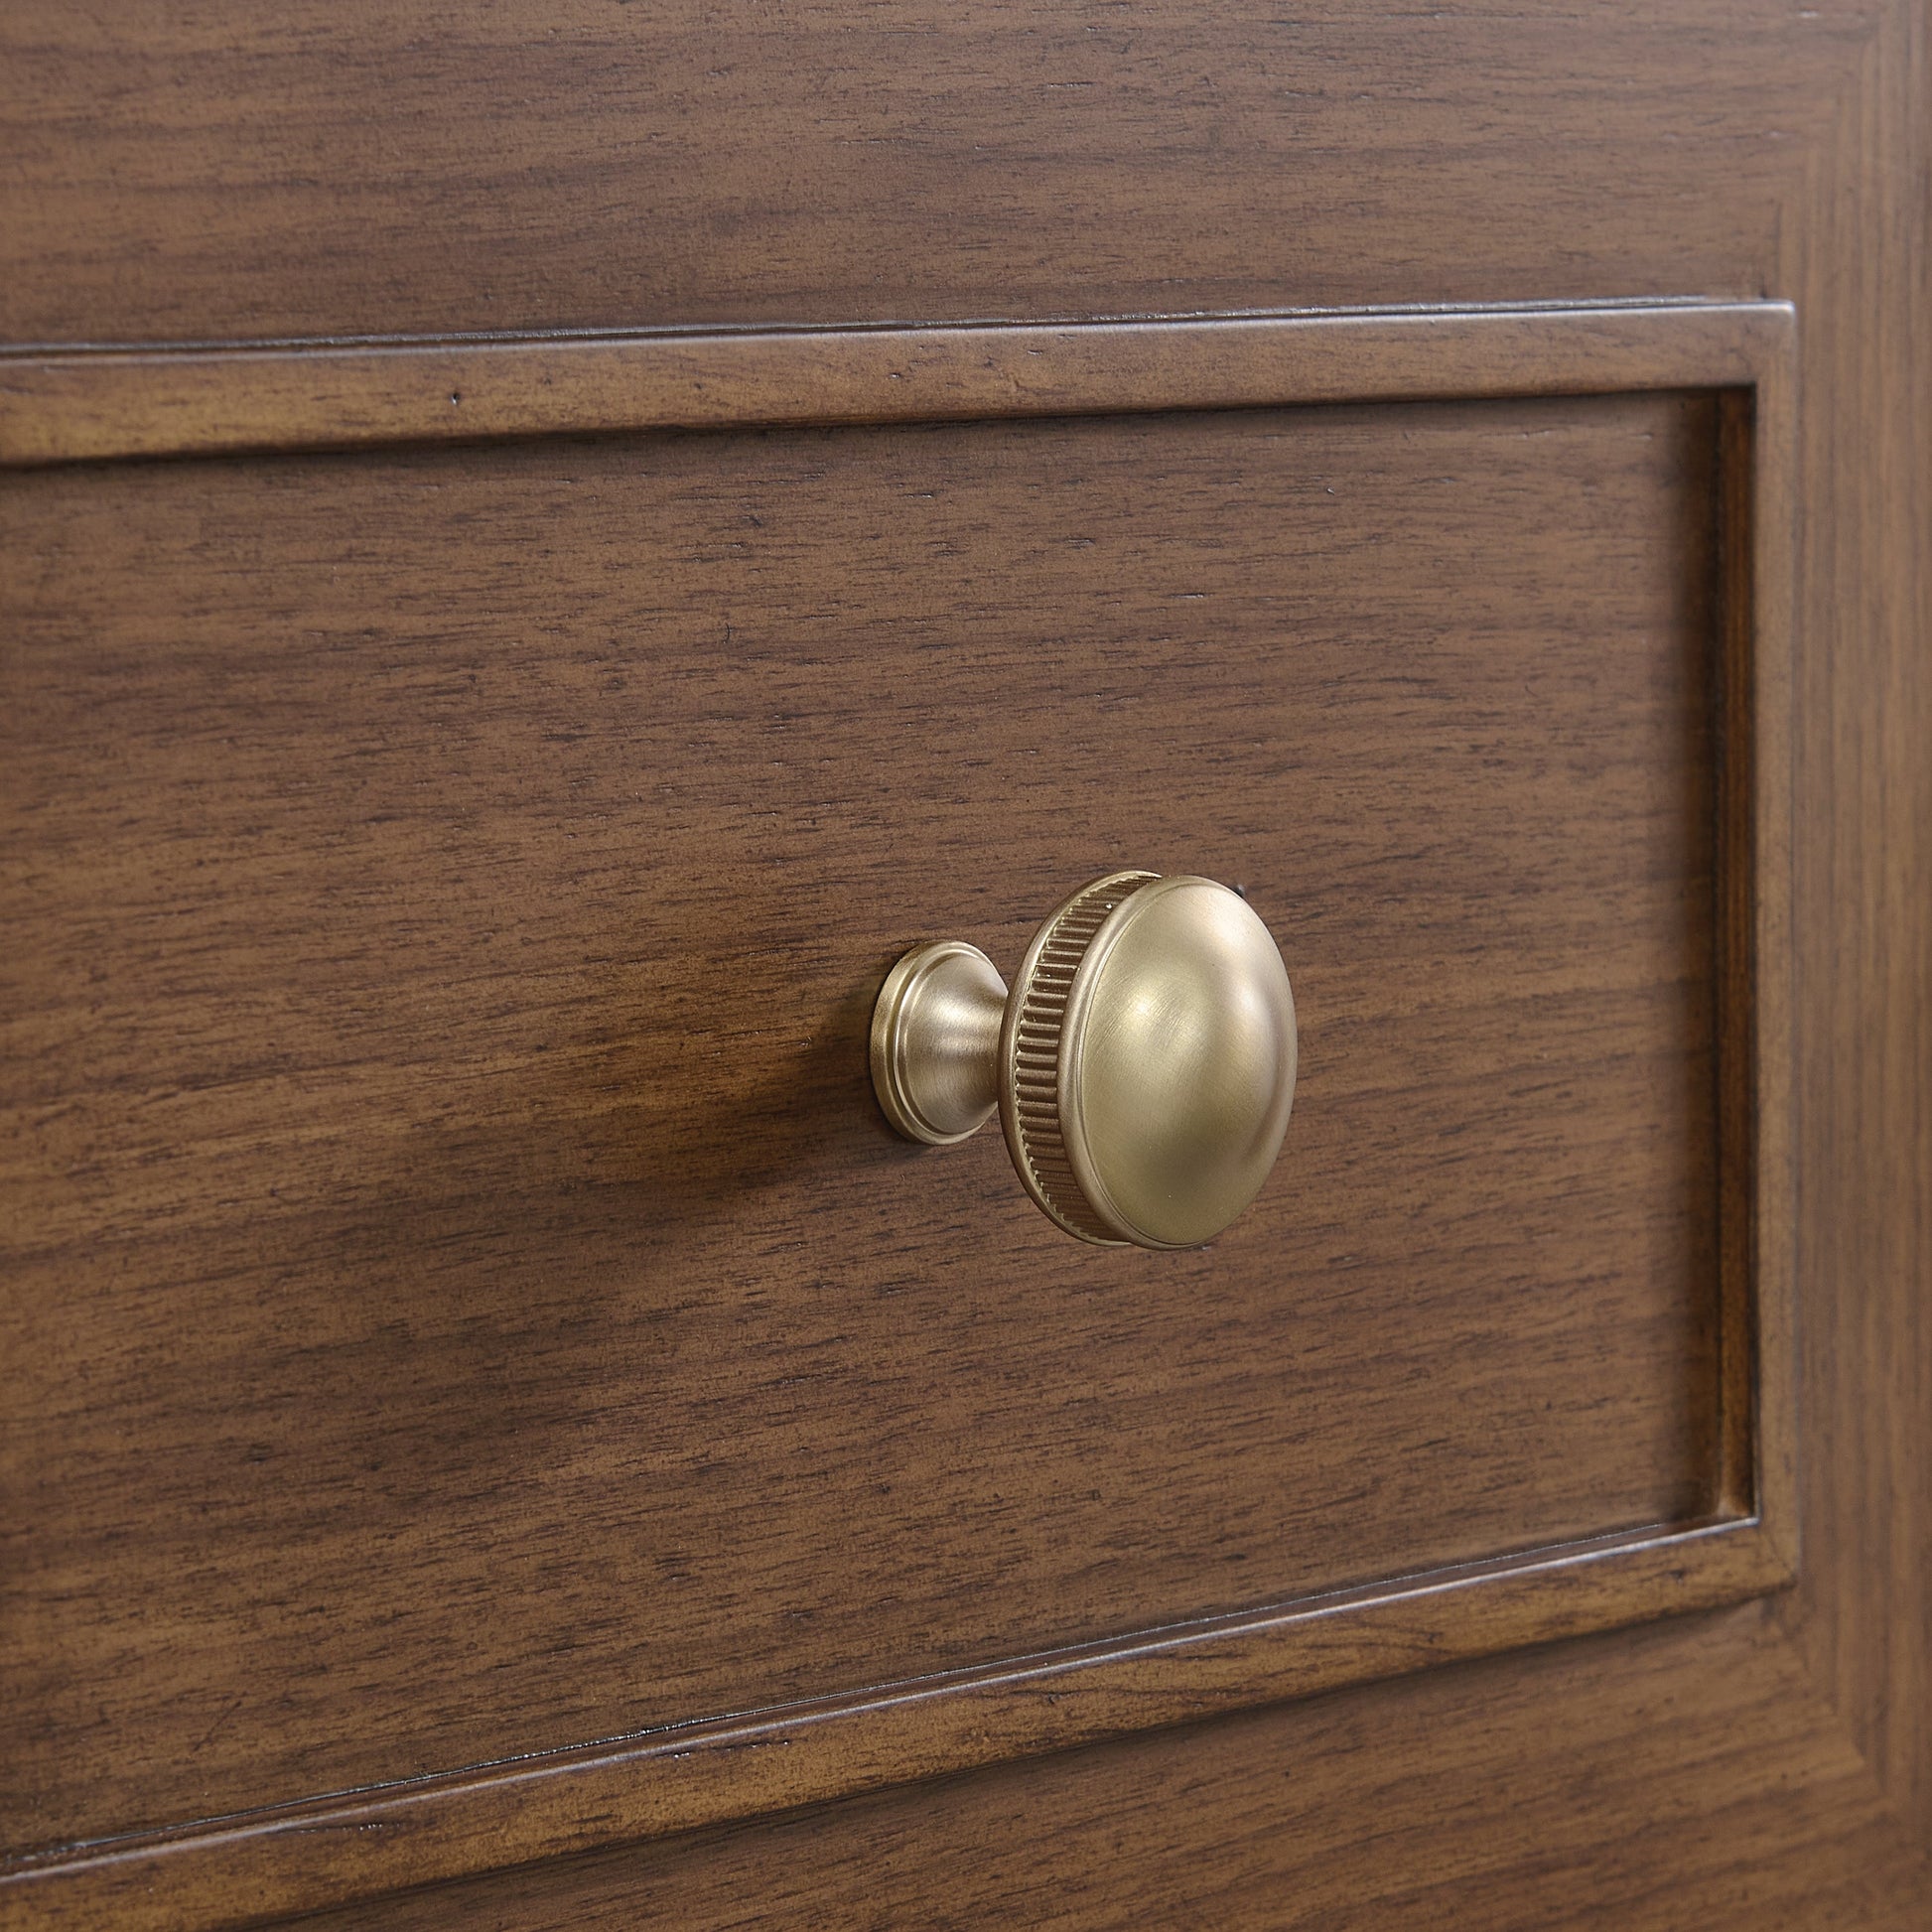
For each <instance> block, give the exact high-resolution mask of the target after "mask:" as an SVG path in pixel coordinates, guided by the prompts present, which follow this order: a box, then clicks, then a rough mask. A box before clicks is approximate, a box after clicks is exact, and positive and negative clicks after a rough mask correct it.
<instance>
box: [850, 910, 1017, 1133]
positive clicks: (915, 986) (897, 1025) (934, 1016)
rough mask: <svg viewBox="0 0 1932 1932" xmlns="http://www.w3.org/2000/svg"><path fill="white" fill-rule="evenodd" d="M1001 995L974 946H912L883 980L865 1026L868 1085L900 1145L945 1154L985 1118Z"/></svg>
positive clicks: (995, 1071) (995, 976)
mask: <svg viewBox="0 0 1932 1932" xmlns="http://www.w3.org/2000/svg"><path fill="white" fill-rule="evenodd" d="M1006 1004H1007V985H1006V981H1005V980H1003V979H1002V978H1001V977H1000V975H999V971H998V969H997V968H996V967H995V966H994V964H993V962H992V961H991V960H990V959H988V958H987V956H986V955H985V954H984V953H983V952H981V951H980V949H979V948H978V947H977V946H969V945H967V944H966V943H965V942H964V941H963V940H960V939H938V940H934V941H933V942H932V943H931V944H929V945H924V946H915V947H913V949H912V950H911V951H910V952H909V953H907V954H906V955H905V957H904V958H903V959H901V960H900V961H899V962H898V964H897V966H895V967H894V968H893V970H892V972H891V973H890V974H889V975H888V976H887V980H886V984H885V985H884V986H883V987H882V988H881V989H880V993H879V1002H878V1005H877V1006H876V1007H874V1009H873V1019H872V1083H873V1086H874V1088H875V1090H876V1091H877V1092H878V1095H879V1102H880V1105H881V1106H882V1107H884V1108H885V1110H886V1117H887V1119H888V1120H890V1121H891V1122H892V1123H893V1125H894V1126H895V1127H897V1129H898V1131H899V1132H900V1133H901V1134H903V1135H905V1136H906V1137H907V1138H908V1139H910V1140H914V1141H923V1142H925V1143H926V1145H927V1146H928V1147H949V1146H951V1145H952V1143H953V1142H955V1141H963V1140H965V1139H966V1138H967V1137H968V1136H969V1135H972V1134H976V1133H978V1132H979V1130H980V1129H981V1128H982V1127H984V1126H985V1125H986V1123H987V1121H988V1120H989V1119H991V1118H992V1115H993V1110H994V1108H995V1107H997V1106H998V1105H999V1095H1000V1025H1001V1022H1002V1020H1003V1019H1004V1018H1005V1015H1006Z"/></svg>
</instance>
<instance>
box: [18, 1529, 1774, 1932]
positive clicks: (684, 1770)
mask: <svg viewBox="0 0 1932 1932" xmlns="http://www.w3.org/2000/svg"><path fill="white" fill-rule="evenodd" d="M1788 1574H1789V1573H1788V1572H1787V1570H1786V1568H1785V1565H1784V1563H1783V1560H1782V1558H1781V1556H1780V1555H1779V1554H1778V1552H1777V1551H1776V1550H1775V1548H1774V1547H1773V1546H1772V1544H1771V1542H1770V1541H1769V1539H1768V1538H1767V1537H1766V1536H1765V1535H1764V1534H1763V1532H1762V1530H1761V1528H1760V1527H1759V1526H1758V1525H1757V1524H1756V1523H1755V1522H1752V1521H1750V1520H1744V1521H1733V1522H1719V1523H1709V1524H1700V1525H1696V1526H1693V1527H1690V1528H1686V1529H1680V1530H1675V1531H1670V1532H1666V1533H1663V1534H1659V1535H1648V1536H1646V1535H1638V1536H1631V1537H1617V1538H1607V1539H1603V1540H1601V1541H1598V1542H1593V1543H1586V1544H1578V1545H1575V1546H1572V1547H1570V1548H1567V1549H1563V1550H1558V1551H1548V1552H1544V1553H1541V1554H1538V1555H1533V1556H1530V1557H1528V1558H1504V1559H1501V1560H1499V1561H1497V1562H1493V1563H1486V1564H1476V1565H1471V1566H1467V1567H1465V1568H1461V1569H1456V1570H1449V1571H1443V1572H1439V1573H1436V1574H1434V1575H1426V1576H1420V1577H1416V1578H1412V1579H1408V1580H1406V1581H1404V1582H1401V1583H1397V1584H1393V1585H1380V1586H1376V1587H1371V1588H1368V1589H1362V1590H1351V1591H1342V1592H1336V1593H1333V1594H1328V1595H1321V1596H1313V1597H1309V1598H1306V1599H1303V1600H1302V1601H1299V1602H1294V1603H1288V1604H1284V1605H1281V1606H1279V1607H1277V1608H1273V1609H1266V1610H1260V1611H1254V1612H1250V1613H1247V1614H1245V1615H1240V1616H1232V1617H1220V1618H1215V1619H1212V1620H1209V1621H1203V1622H1200V1623H1194V1624H1181V1625H1177V1626H1175V1627H1173V1628H1171V1629H1167V1630H1154V1631H1148V1632H1145V1633H1142V1634H1140V1635H1138V1636H1134V1637H1128V1638H1123V1639H1121V1640H1119V1641H1117V1642H1112V1643H1105V1644H1095V1645H1088V1646H1084V1647H1081V1648H1079V1649H1072V1650H1065V1651H1059V1652H1054V1653H1050V1654H1048V1655H1045V1656H1038V1657H1029V1658H1020V1659H1016V1660H1014V1661H1012V1662H1009V1663H1005V1664H1001V1665H996V1666H993V1667H991V1668H988V1669H984V1670H975V1671H962V1672H958V1673H950V1674H947V1675H944V1676H937V1677H929V1678H922V1679H915V1680H913V1681H911V1682H909V1683H898V1684H885V1685H879V1686H876V1687H873V1688H871V1689H869V1690H866V1691H862V1692H858V1693H855V1694H853V1695H851V1696H847V1697H841V1698H829V1699H823V1700H819V1701H817V1702H813V1703H808V1704H797V1705H791V1706H787V1707H784V1708H781V1709H777V1710H771V1711H763V1712H755V1713H751V1714H748V1715H745V1716H740V1717H733V1718H725V1719H719V1720H716V1721H713V1722H709V1723H700V1724H690V1725H671V1726H666V1727H664V1728H661V1729H657V1730H651V1731H645V1732H642V1733H640V1734H638V1735H636V1736H632V1737H626V1738H619V1739H614V1740H611V1741H609V1742H606V1743H601V1744H597V1745H590V1746H586V1747H584V1748H582V1749H579V1750H572V1751H559V1752H554V1753H549V1754H546V1755H542V1756H536V1757H529V1758H523V1759H519V1760H517V1761H515V1762H514V1763H510V1764H504V1765H494V1766H490V1765H484V1766H478V1767H475V1768H473V1769H470V1770H467V1771H462V1772H458V1773H455V1774H453V1775H450V1776H447V1777H440V1778H434V1779H425V1780H421V1781H418V1782H413V1783H408V1784H397V1785H390V1786H385V1787H383V1788H382V1789H380V1790H377V1791H371V1792H366V1793H360V1794H355V1795H351V1796H338V1797H334V1798H323V1799H318V1800H316V1801H314V1802H312V1803H309V1804H305V1805H300V1806H291V1807H287V1808H284V1809H278V1810H275V1811H265V1812H261V1813H256V1814H252V1815H250V1816H247V1817H243V1818H236V1819H217V1820H210V1821H207V1823H205V1824H202V1825H200V1826H196V1827H191V1828H188V1829H185V1830H183V1831H179V1832H174V1833H167V1834H159V1835H156V1836H153V1837H147V1838H141V1839H128V1840H122V1841H117V1842H112V1843H109V1844H105V1845H99V1846H94V1847H88V1848H79V1849H77V1850H76V1851H74V1852H71V1853H68V1854H66V1855H62V1856H60V1857H57V1858H49V1859H46V1860H40V1861H33V1862H28V1863H22V1864H21V1865H19V1866H17V1867H16V1868H15V1869H14V1870H13V1871H12V1872H10V1873H9V1874H8V1876H7V1877H6V1878H5V1879H4V1880H0V1926H6V1927H15V1926H19V1927H27V1926H33V1927H47V1926H69V1925H71V1926H94V1925H100V1924H105V1923H112V1924H113V1925H115V1926H118V1927H123V1928H127V1932H164V1929H165V1928H170V1927H174V1926H178V1925H183V1924H195V1925H202V1926H209V1927H213V1926H237V1925H244V1924H247V1923H249V1922H251V1921H252V1920H255V1919H260V1918H278V1917H281V1916H284V1915H287V1914H291V1913H295V1912H300V1911H305V1910H314V1909H316V1908H318V1907H319V1906H322V1905H325V1904H340V1903H346V1902H349V1901H352V1900H354V1899H358V1898H369V1897H375V1896H379V1895H381V1894H382V1893H384V1892H388V1891H394V1890H398V1889H400V1888H402V1887H404V1886H408V1885H420V1884H426V1883H431V1882H435V1881H438V1880H443V1879H451V1878H457V1877H462V1876H466V1875H469V1874H472V1873H476V1872H482V1871H490V1870H499V1869H502V1868H504V1867H506V1866H510V1865H517V1864H526V1863H532V1862H534V1861H537V1860H541V1859H551V1858H556V1857H560V1856H563V1855H565V1854H569V1853H574V1852H584V1851H589V1850H592V1849H593V1848H595V1847H598V1846H608V1845H614V1844H621V1843H622V1842H624V1841H626V1840H634V1839H644V1838H656V1837H662V1836H666V1835H668V1834H670V1833H673V1832H684V1831H690V1830H693V1829H696V1828H698V1827H700V1826H705V1825H711V1824H718V1823H722V1822H725V1821H727V1820H731V1819H735V1818H743V1817H749V1816H753V1815H757V1814H759V1813H765V1812H773V1811H780V1810H788V1809H791V1808H792V1807H795V1806H798V1805H805V1804H812V1803H816V1802H819V1801H822V1800H825V1799H829V1798H836V1797H843V1796H846V1795H848V1794H851V1793H855V1792H859V1791H868V1790H875V1789H878V1788H880V1787H882V1786H885V1785H890V1784H898V1783H903V1782H906V1781H908V1780H911V1779H915V1778H921V1777H930V1776H936V1775H939V1774H942V1773H946V1772H953V1771H960V1770H966V1769H969V1768H971V1767H973V1766H976V1765H982V1764H990V1763H995V1762H998V1761H1000V1760H1003V1759H1007V1758H1017V1757H1026V1756H1033V1755H1037V1754H1039V1753H1041V1752H1044V1751H1049V1750H1061V1749H1065V1748H1068V1747H1070V1746H1073V1745H1077V1744H1083V1743H1088V1742H1092V1741H1093V1740H1095V1739H1098V1738H1101V1737H1105V1736H1108V1735H1111V1734H1115V1733H1118V1732H1120V1731H1123V1730H1138V1729H1145V1728H1149V1727H1151V1726H1153V1725H1170V1724H1179V1723H1183V1722H1186V1721H1188V1720H1191V1719H1199V1718H1206V1717H1211V1716H1213V1715H1215V1714H1216V1713H1219V1712H1223V1711H1231V1710H1238V1709H1241V1708H1242V1707H1244V1706H1250V1705H1255V1704H1262V1703H1268V1702H1272V1701H1274V1700H1278V1699H1283V1698H1292V1697H1305V1696H1308V1695H1310V1694H1311V1693H1313V1692H1316V1691H1328V1690H1335V1689H1339V1688H1341V1687H1343V1686H1346V1685H1350V1684H1362V1683H1368V1682H1371V1681H1374V1680H1376V1679H1380V1678H1385V1677H1391V1676H1399V1675H1402V1674H1405V1673H1407V1672H1410V1671H1416V1670H1422V1669H1426V1668H1428V1667H1429V1666H1431V1665H1435V1664H1445V1663H1451V1662H1455V1661H1457V1660H1460V1659H1464V1658H1471V1657H1481V1656H1488V1655H1491V1654H1494V1653H1496V1652H1498V1651H1505V1650H1513V1649H1517V1648H1520V1647H1521V1646H1523V1645H1526V1644H1532V1643H1543V1642H1548V1641H1550V1640H1551V1639H1554V1638H1558V1637H1568V1636H1579V1635H1583V1634H1585V1633H1587V1632H1590V1631H1596V1630H1604V1629H1610V1628H1614V1627H1616V1626H1618V1625H1621V1624H1627V1623H1635V1622H1642V1621H1646V1620H1648V1619H1651V1618H1654V1617H1658V1616H1664V1615H1671V1614H1675V1613H1678V1612H1682V1611H1687V1610H1697V1609H1707V1608H1711V1607H1714V1606H1716V1605H1718V1604H1722V1603H1727V1602H1733V1601H1736V1600H1738V1599H1740V1598H1743V1597H1746V1596H1752V1595H1757V1594H1761V1593H1763V1592H1764V1591H1766V1590H1769V1589H1772V1588H1775V1587H1778V1586H1779V1585H1780V1584H1782V1583H1784V1582H1786V1581H1788Z"/></svg>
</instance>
